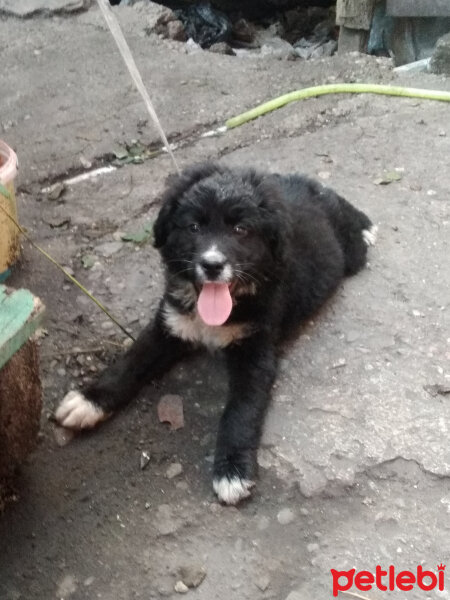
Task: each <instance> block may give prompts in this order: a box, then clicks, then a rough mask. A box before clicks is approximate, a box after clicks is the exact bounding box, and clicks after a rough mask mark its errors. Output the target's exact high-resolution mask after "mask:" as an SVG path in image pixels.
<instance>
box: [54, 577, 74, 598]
mask: <svg viewBox="0 0 450 600" xmlns="http://www.w3.org/2000/svg"><path fill="white" fill-rule="evenodd" d="M76 591H77V584H76V581H75V577H74V576H73V575H66V576H65V577H64V578H63V579H62V581H60V583H59V584H58V589H57V591H56V597H57V598H68V597H69V596H71V595H72V594H74V593H75V592H76Z"/></svg>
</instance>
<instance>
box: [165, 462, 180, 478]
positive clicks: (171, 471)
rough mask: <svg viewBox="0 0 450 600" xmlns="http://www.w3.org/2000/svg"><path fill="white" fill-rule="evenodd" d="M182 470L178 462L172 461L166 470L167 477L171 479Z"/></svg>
mask: <svg viewBox="0 0 450 600" xmlns="http://www.w3.org/2000/svg"><path fill="white" fill-rule="evenodd" d="M182 472H183V467H182V465H181V464H180V463H172V464H171V465H169V467H168V468H167V471H166V477H167V479H173V478H174V477H178V475H181V473H182Z"/></svg>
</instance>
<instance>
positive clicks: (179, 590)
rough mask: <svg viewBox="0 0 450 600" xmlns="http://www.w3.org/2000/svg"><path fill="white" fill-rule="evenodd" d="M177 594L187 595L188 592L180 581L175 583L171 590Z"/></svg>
mask: <svg viewBox="0 0 450 600" xmlns="http://www.w3.org/2000/svg"><path fill="white" fill-rule="evenodd" d="M173 589H174V590H175V591H176V593H177V594H187V593H188V591H189V588H188V586H187V585H186V584H185V583H183V582H182V581H177V582H176V584H175V585H174V588H173Z"/></svg>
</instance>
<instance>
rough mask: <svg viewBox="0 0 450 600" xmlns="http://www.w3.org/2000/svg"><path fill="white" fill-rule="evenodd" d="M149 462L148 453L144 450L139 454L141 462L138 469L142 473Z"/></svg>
mask: <svg viewBox="0 0 450 600" xmlns="http://www.w3.org/2000/svg"><path fill="white" fill-rule="evenodd" d="M149 462H150V453H149V452H147V451H146V450H143V451H142V453H141V460H140V467H141V470H142V471H143V470H144V469H145V468H146V467H147V465H148V463H149Z"/></svg>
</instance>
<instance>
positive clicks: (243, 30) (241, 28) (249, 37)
mask: <svg viewBox="0 0 450 600" xmlns="http://www.w3.org/2000/svg"><path fill="white" fill-rule="evenodd" d="M232 35H233V38H234V39H235V40H237V41H239V42H245V43H246V44H251V43H252V42H253V39H254V37H255V29H254V27H253V26H252V25H251V24H250V23H249V22H248V21H246V20H245V19H239V20H238V21H236V22H235V23H234V25H233V29H232Z"/></svg>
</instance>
